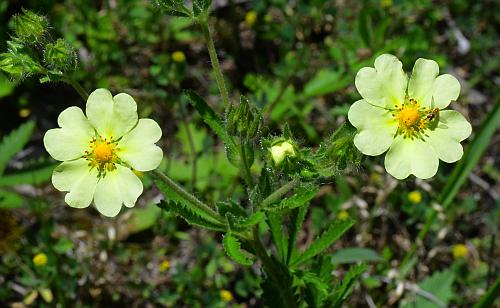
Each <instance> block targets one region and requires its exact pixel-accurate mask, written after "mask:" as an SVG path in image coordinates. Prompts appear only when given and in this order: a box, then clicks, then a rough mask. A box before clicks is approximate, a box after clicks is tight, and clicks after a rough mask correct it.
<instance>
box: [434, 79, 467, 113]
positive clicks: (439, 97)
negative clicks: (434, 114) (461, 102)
mask: <svg viewBox="0 0 500 308" xmlns="http://www.w3.org/2000/svg"><path fill="white" fill-rule="evenodd" d="M459 94H460V82H458V80H457V78H455V77H454V76H452V75H450V74H444V75H440V76H438V78H436V81H435V82H434V93H433V95H432V96H433V98H434V105H433V107H435V108H439V109H444V108H446V107H448V105H449V104H450V102H451V101H455V100H457V98H458V95H459Z"/></svg>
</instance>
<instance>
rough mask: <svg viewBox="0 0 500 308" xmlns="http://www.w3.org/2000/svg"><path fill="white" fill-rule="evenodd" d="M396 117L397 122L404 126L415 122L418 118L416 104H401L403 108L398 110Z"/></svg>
mask: <svg viewBox="0 0 500 308" xmlns="http://www.w3.org/2000/svg"><path fill="white" fill-rule="evenodd" d="M398 119H399V123H400V124H403V125H405V126H406V127H409V126H413V125H415V124H417V122H418V121H419V120H420V114H419V112H418V107H417V106H416V105H406V106H403V109H402V110H401V111H400V112H399V115H398Z"/></svg>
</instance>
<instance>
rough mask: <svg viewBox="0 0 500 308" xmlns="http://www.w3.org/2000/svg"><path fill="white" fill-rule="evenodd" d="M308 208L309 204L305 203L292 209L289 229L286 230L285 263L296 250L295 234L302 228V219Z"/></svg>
mask: <svg viewBox="0 0 500 308" xmlns="http://www.w3.org/2000/svg"><path fill="white" fill-rule="evenodd" d="M308 208H309V205H308V204H306V205H305V206H301V207H299V208H297V209H293V210H292V214H291V217H290V231H289V232H288V234H289V238H288V254H287V259H286V262H287V263H288V262H290V260H291V259H292V257H293V255H294V253H295V252H296V248H295V242H296V240H297V236H298V234H299V232H300V230H302V224H303V223H304V219H305V217H306V213H307V209H308Z"/></svg>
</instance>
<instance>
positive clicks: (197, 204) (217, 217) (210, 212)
mask: <svg viewBox="0 0 500 308" xmlns="http://www.w3.org/2000/svg"><path fill="white" fill-rule="evenodd" d="M153 174H154V175H155V177H156V178H157V179H158V180H160V181H162V182H163V183H165V184H166V185H167V186H168V187H170V188H171V189H172V190H173V191H175V192H176V193H177V194H179V195H181V196H182V197H184V198H185V199H186V200H188V201H189V202H190V203H191V204H192V205H193V206H195V207H197V208H198V209H200V210H202V211H203V212H205V213H207V214H208V215H210V217H212V218H213V219H215V220H216V221H218V222H221V223H223V224H224V223H225V221H224V218H222V217H221V216H220V215H219V214H218V213H217V212H216V211H214V210H213V209H212V208H211V207H210V206H208V205H207V204H205V203H203V202H202V201H200V199H198V198H196V197H195V196H194V195H192V194H190V193H188V192H187V191H186V190H185V189H184V188H182V187H181V186H180V185H179V184H177V183H176V182H175V181H174V180H172V179H171V178H170V177H168V176H167V175H166V174H165V173H163V172H161V171H160V170H158V169H155V170H153Z"/></svg>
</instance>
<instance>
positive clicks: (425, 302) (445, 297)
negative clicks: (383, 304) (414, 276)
mask: <svg viewBox="0 0 500 308" xmlns="http://www.w3.org/2000/svg"><path fill="white" fill-rule="evenodd" d="M454 280H455V275H454V273H453V272H452V271H442V272H435V273H434V274H433V275H432V276H430V277H428V278H426V279H424V280H423V281H422V282H421V283H419V285H418V287H419V288H420V289H422V290H423V291H425V292H428V293H430V294H431V296H433V297H434V298H435V299H437V300H438V301H440V304H441V305H444V306H446V305H447V304H448V302H449V301H450V299H452V298H453V296H454V293H453V289H452V285H453V281H454ZM415 296H416V299H415V300H411V299H410V298H411V297H415ZM411 297H410V296H407V300H406V303H402V304H401V305H400V307H402V308H403V307H407V308H409V307H423V308H434V307H436V302H435V300H434V301H431V300H430V299H429V298H428V297H427V298H426V297H423V296H422V295H421V294H419V293H417V294H412V295H411Z"/></svg>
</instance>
